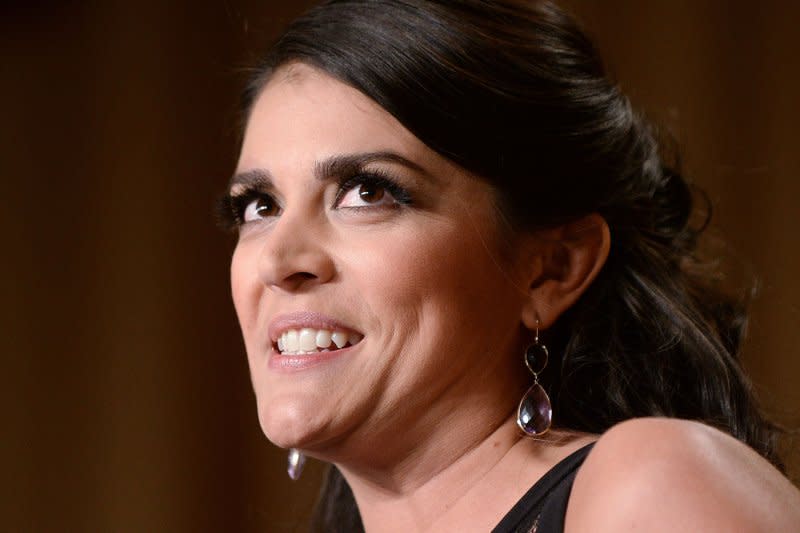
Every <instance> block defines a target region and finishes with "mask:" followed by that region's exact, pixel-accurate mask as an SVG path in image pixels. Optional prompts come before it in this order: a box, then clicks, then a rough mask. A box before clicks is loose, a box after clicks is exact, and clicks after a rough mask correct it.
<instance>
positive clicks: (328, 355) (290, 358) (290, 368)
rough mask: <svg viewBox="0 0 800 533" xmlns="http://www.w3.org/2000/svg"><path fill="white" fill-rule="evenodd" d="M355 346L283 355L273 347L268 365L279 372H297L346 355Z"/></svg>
mask: <svg viewBox="0 0 800 533" xmlns="http://www.w3.org/2000/svg"><path fill="white" fill-rule="evenodd" d="M359 344H360V343H359ZM356 346H358V344H356V345H354V346H347V347H346V348H339V349H338V350H332V351H329V352H316V353H312V354H306V355H283V354H282V353H280V352H278V351H276V350H275V348H273V349H272V351H271V352H270V355H269V367H270V368H271V369H273V370H278V371H280V372H299V371H301V370H306V369H308V368H312V367H315V366H319V365H322V364H325V363H327V362H329V361H331V360H333V359H337V358H339V357H341V356H342V355H346V354H348V353H349V352H350V351H351V350H352V349H353V348H355V347H356Z"/></svg>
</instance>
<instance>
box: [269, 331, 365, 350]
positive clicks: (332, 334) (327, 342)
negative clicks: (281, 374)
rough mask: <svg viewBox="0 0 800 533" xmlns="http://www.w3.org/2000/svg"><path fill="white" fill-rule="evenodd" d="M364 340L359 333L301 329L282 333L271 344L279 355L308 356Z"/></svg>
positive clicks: (339, 348)
mask: <svg viewBox="0 0 800 533" xmlns="http://www.w3.org/2000/svg"><path fill="white" fill-rule="evenodd" d="M363 338H364V336H363V335H361V334H360V333H348V332H344V331H338V330H329V329H314V328H301V329H289V330H286V331H284V332H283V333H282V334H281V335H280V336H279V337H278V340H277V342H275V343H274V344H273V348H274V349H275V351H277V352H278V353H280V354H281V355H309V354H315V353H320V352H332V351H334V350H341V349H342V348H346V347H348V346H354V345H356V344H358V343H359V342H361V340H362V339H363Z"/></svg>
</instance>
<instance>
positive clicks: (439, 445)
mask: <svg viewBox="0 0 800 533" xmlns="http://www.w3.org/2000/svg"><path fill="white" fill-rule="evenodd" d="M470 426H471V428H472V429H473V430H474V427H475V426H474V425H470ZM483 427H488V430H487V431H485V432H482V433H481V432H478V433H473V436H472V438H471V439H469V438H466V439H465V438H459V437H463V435H459V434H458V433H459V432H457V431H456V432H454V430H453V428H452V427H449V428H448V429H447V430H446V431H443V433H444V436H445V437H446V439H444V440H439V439H432V440H430V441H429V442H432V443H433V444H434V445H432V446H428V447H426V448H425V449H422V450H415V453H413V454H412V455H409V456H408V457H407V458H406V459H405V460H404V461H402V462H400V463H399V464H395V465H392V467H391V468H379V469H374V468H369V469H366V468H353V467H348V466H346V465H340V469H341V470H342V473H343V474H344V476H345V478H346V479H347V481H348V483H349V485H350V487H351V488H352V490H353V494H354V495H355V498H356V502H357V503H358V507H359V511H360V513H361V518H362V521H363V523H364V527H365V529H366V531H368V532H369V533H377V532H383V531H407V532H415V531H417V532H421V531H464V530H491V529H492V528H493V527H494V526H495V525H496V523H497V522H498V521H499V520H500V518H502V516H503V515H504V514H505V513H506V512H507V511H508V510H509V509H510V508H511V507H512V506H513V505H514V503H516V501H517V500H518V499H519V498H520V497H521V496H522V495H523V494H524V493H525V492H526V491H527V490H528V489H529V488H530V486H531V485H532V484H533V483H535V481H536V480H537V479H539V478H540V477H541V476H542V475H543V474H544V473H545V472H546V471H547V470H548V469H549V468H551V467H552V466H553V465H554V464H555V463H557V462H558V461H559V460H560V459H562V458H563V457H565V456H566V455H568V454H569V453H571V451H572V450H574V449H577V448H578V447H580V446H581V445H583V443H584V442H589V441H590V440H591V438H586V437H583V438H575V435H574V434H567V433H562V432H551V433H550V434H548V438H547V439H541V440H532V439H526V438H523V437H521V435H520V433H519V430H518V429H517V427H516V422H515V419H514V417H511V416H509V417H507V418H505V419H504V420H502V421H501V422H500V423H499V424H497V423H496V424H494V426H483ZM459 442H460V443H461V446H457V445H456V443H459Z"/></svg>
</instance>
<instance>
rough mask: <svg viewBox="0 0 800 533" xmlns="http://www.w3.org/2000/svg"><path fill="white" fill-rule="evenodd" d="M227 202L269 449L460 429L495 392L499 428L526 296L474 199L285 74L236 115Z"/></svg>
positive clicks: (338, 94)
mask: <svg viewBox="0 0 800 533" xmlns="http://www.w3.org/2000/svg"><path fill="white" fill-rule="evenodd" d="M231 194H232V196H233V198H234V199H233V201H232V205H234V206H235V207H234V211H235V212H238V213H239V215H240V217H241V218H242V219H243V222H242V225H241V228H240V236H239V241H238V245H237V247H236V250H235V252H234V255H233V260H232V265H231V279H232V287H233V297H234V303H235V306H236V311H237V314H238V317H239V322H240V325H241V328H242V332H243V334H244V340H245V345H246V349H247V356H248V361H249V365H250V371H251V376H252V381H253V386H254V388H255V392H256V397H257V402H258V412H259V419H260V422H261V425H262V428H263V430H264V432H265V433H266V435H267V437H268V438H269V439H270V440H272V441H273V442H275V443H276V444H278V445H280V446H284V447H289V446H292V447H298V448H302V449H304V450H306V451H307V452H310V453H311V454H312V455H317V456H320V457H323V458H330V457H331V456H332V455H334V456H335V454H336V453H345V452H351V451H353V450H354V449H355V448H357V447H358V446H367V445H368V446H379V445H381V444H382V443H383V444H386V443H389V442H392V444H393V445H400V444H399V443H402V441H403V440H404V439H406V438H408V439H411V438H415V439H416V438H419V435H418V434H417V433H418V432H419V431H427V430H430V431H434V430H435V429H436V427H437V426H438V425H440V424H442V423H443V422H445V421H450V423H452V424H459V423H469V417H468V416H465V417H459V415H460V414H463V411H464V410H465V409H470V408H472V409H491V407H487V403H486V400H487V399H489V398H491V397H492V395H494V394H496V393H497V394H502V395H504V396H507V397H508V402H509V403H508V404H507V405H502V406H498V407H499V408H500V409H502V410H503V411H504V414H505V415H508V414H509V413H510V410H509V409H513V405H515V403H516V402H517V401H518V394H517V389H518V386H519V383H516V382H515V383H513V384H509V383H508V381H509V379H511V380H514V379H515V378H513V377H511V378H509V376H521V379H522V380H525V379H526V378H527V375H526V373H525V370H524V367H523V365H522V357H521V351H520V350H521V343H522V339H521V336H522V328H521V326H520V308H521V305H522V302H523V300H524V298H525V291H524V290H521V289H524V287H521V282H520V279H519V277H518V276H517V274H516V270H517V269H515V268H514V266H513V265H510V264H508V262H509V260H508V259H505V260H502V261H501V260H500V259H499V258H500V257H507V255H508V254H507V253H506V254H502V255H501V254H499V253H498V251H497V250H498V249H499V245H498V242H499V240H498V238H497V233H498V226H497V223H496V214H495V210H494V207H493V198H494V197H493V193H492V190H491V189H490V187H489V186H488V185H487V184H486V183H485V182H483V181H480V180H478V179H475V178H474V177H472V176H470V175H469V174H468V173H466V172H465V171H464V170H462V169H460V168H459V167H457V166H456V165H454V164H453V163H451V162H449V161H447V160H446V159H444V158H442V157H441V156H439V155H438V154H436V153H435V152H433V151H432V150H430V149H429V148H427V147H426V146H425V145H424V144H423V143H422V142H420V141H419V140H418V139H417V138H416V137H414V136H413V135H412V134H411V133H410V132H408V131H407V130H406V129H405V128H404V127H403V126H402V125H401V124H400V123H399V122H398V121H397V120H395V119H394V118H393V117H392V116H391V115H389V114H388V113H387V112H385V111H384V110H383V109H381V108H380V107H378V106H377V104H375V103H374V102H373V101H371V100H370V99H368V98H367V97H365V96H364V95H362V94H361V93H359V92H358V91H356V90H354V89H352V88H350V87H348V86H346V85H344V84H342V83H340V82H338V81H336V80H334V79H333V78H331V77H329V76H327V75H325V74H323V73H321V72H320V71H318V70H315V69H313V68H311V67H307V66H304V65H293V66H291V67H289V68H283V69H280V70H278V71H277V72H276V73H275V74H274V75H273V77H272V78H271V81H270V82H269V83H268V84H267V86H266V87H265V88H264V89H263V91H262V93H261V95H260V97H259V98H258V100H257V101H256V103H255V106H254V107H253V109H252V114H251V116H250V119H249V123H248V125H247V129H246V132H245V137H244V143H243V147H242V152H241V156H240V159H239V163H238V168H237V173H236V176H235V177H234V179H233V180H232V183H231ZM318 345H319V346H322V347H323V348H318ZM340 346H341V347H340ZM510 385H511V388H509V387H510ZM476 406H482V407H476ZM462 418H463V419H465V420H463V421H462ZM425 428H427V429H425ZM381 439H383V440H381Z"/></svg>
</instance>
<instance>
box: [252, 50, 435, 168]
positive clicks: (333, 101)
mask: <svg viewBox="0 0 800 533" xmlns="http://www.w3.org/2000/svg"><path fill="white" fill-rule="evenodd" d="M380 150H392V151H397V152H401V153H404V154H405V155H408V156H413V157H417V158H419V157H422V158H430V157H431V155H432V154H433V153H432V151H430V150H429V149H427V147H425V145H424V144H423V143H422V142H421V141H420V140H419V139H417V138H416V137H414V135H412V134H411V133H410V132H409V131H408V130H407V129H406V128H405V127H403V125H402V124H400V122H399V121H398V120H397V119H395V118H394V117H393V116H392V115H391V114H389V113H388V112H387V111H385V110H384V109H383V108H381V107H380V106H379V105H378V104H377V103H375V102H374V101H372V100H371V99H369V98H368V97H366V96H365V95H363V94H362V93H361V92H359V91H358V90H356V89H354V88H352V87H350V86H348V85H346V84H344V83H342V82H340V81H338V80H336V79H335V78H333V77H331V76H329V75H328V74H326V73H324V72H322V71H320V70H319V69H316V68H314V67H311V66H308V65H305V64H301V63H294V64H291V65H289V66H285V67H281V68H279V69H278V70H276V71H275V72H274V73H273V75H272V76H271V77H270V79H269V81H268V82H267V83H266V85H265V87H264V88H263V89H262V91H261V93H260V94H259V96H258V98H257V99H256V100H255V103H254V105H253V107H252V109H251V112H250V117H249V119H248V123H247V127H246V129H245V136H244V142H243V145H242V158H243V161H240V166H242V165H245V166H250V164H249V161H247V159H248V158H251V157H254V156H256V155H261V156H266V155H267V154H270V155H273V156H278V155H280V156H281V157H282V158H286V157H301V156H306V157H308V156H313V157H314V158H320V157H326V156H331V155H334V154H336V153H342V152H356V151H358V152H361V151H380ZM311 152H313V153H311ZM426 152H431V153H426ZM252 163H256V162H255V161H254V162H252Z"/></svg>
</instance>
